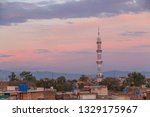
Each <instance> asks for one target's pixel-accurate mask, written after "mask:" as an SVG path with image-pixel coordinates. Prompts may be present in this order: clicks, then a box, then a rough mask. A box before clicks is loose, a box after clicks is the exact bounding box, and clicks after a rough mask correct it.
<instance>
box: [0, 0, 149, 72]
mask: <svg viewBox="0 0 150 117" xmlns="http://www.w3.org/2000/svg"><path fill="white" fill-rule="evenodd" d="M98 27H99V28H100V37H101V40H102V50H103V53H102V59H103V65H102V68H103V71H110V70H121V71H150V62H149V61H150V0H0V69H4V70H40V71H54V72H65V73H68V72H69V73H86V74H88V73H96V72H97V65H96V62H95V61H96V47H97V46H96V40H97V36H98V34H97V33H98Z"/></svg>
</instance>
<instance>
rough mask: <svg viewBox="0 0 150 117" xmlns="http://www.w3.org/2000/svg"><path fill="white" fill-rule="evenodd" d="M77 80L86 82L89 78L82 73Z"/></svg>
mask: <svg viewBox="0 0 150 117" xmlns="http://www.w3.org/2000/svg"><path fill="white" fill-rule="evenodd" d="M79 80H80V81H83V82H87V81H88V80H89V77H87V76H85V75H82V76H81V77H80V79H79Z"/></svg>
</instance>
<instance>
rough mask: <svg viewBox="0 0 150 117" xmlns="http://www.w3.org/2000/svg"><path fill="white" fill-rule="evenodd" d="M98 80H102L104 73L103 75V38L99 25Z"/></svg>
mask: <svg viewBox="0 0 150 117" xmlns="http://www.w3.org/2000/svg"><path fill="white" fill-rule="evenodd" d="M96 44H97V50H96V52H97V60H96V63H97V82H101V81H102V79H103V75H102V63H103V61H102V48H101V44H102V42H101V39H100V31H99V27H98V38H97V43H96Z"/></svg>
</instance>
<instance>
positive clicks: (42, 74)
mask: <svg viewBox="0 0 150 117" xmlns="http://www.w3.org/2000/svg"><path fill="white" fill-rule="evenodd" d="M11 72H15V73H16V74H17V75H19V74H20V73H21V72H19V71H7V70H0V80H8V76H9V75H10V74H11ZM31 72H32V74H33V76H35V77H36V78H37V79H41V78H57V77H59V76H65V78H66V79H79V78H80V76H81V75H83V74H77V73H56V72H48V71H31ZM128 73H130V72H129V71H107V72H104V73H103V74H104V77H105V78H106V77H126V76H127V74H128ZM141 73H142V74H143V75H145V76H146V77H147V78H150V72H141ZM85 75H87V74H85ZM88 76H90V77H92V78H96V75H95V74H89V75H88Z"/></svg>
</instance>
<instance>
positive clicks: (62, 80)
mask: <svg viewBox="0 0 150 117" xmlns="http://www.w3.org/2000/svg"><path fill="white" fill-rule="evenodd" d="M56 82H57V84H64V83H65V82H66V78H65V77H64V76H60V77H58V78H57V79H56Z"/></svg>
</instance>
